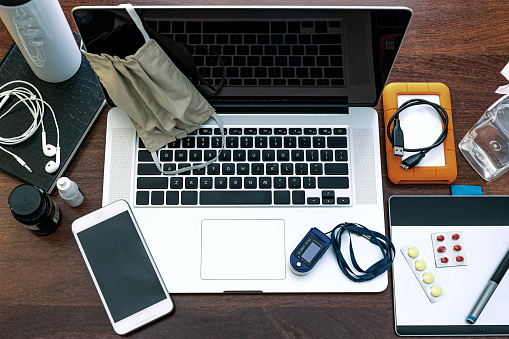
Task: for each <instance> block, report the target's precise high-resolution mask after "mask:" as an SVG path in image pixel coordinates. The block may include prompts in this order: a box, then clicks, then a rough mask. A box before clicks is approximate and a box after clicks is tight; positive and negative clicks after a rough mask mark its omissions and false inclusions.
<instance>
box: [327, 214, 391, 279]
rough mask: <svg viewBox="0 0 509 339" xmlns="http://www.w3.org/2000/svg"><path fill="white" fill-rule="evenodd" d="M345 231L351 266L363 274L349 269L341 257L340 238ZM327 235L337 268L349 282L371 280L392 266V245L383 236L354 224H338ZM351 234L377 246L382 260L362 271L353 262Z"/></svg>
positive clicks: (355, 262) (355, 261) (354, 261)
mask: <svg viewBox="0 0 509 339" xmlns="http://www.w3.org/2000/svg"><path fill="white" fill-rule="evenodd" d="M338 228H339V230H338ZM345 231H347V232H348V235H349V236H350V259H351V261H352V264H353V266H354V268H355V269H356V270H357V271H358V272H361V273H364V274H356V273H355V272H354V271H353V270H352V269H351V268H350V266H349V265H348V263H347V262H346V260H345V258H344V257H343V254H342V253H341V236H342V234H343V232H345ZM329 233H332V234H331V242H332V247H333V248H334V252H335V253H336V256H337V259H338V264H339V268H340V269H341V271H343V273H344V274H345V275H346V276H347V277H348V278H349V279H350V280H352V281H355V282H362V281H368V280H371V279H373V278H376V277H377V276H379V275H380V274H382V273H384V272H385V271H387V269H388V268H389V267H390V266H391V265H392V262H393V260H394V253H395V250H394V245H393V244H392V242H391V241H390V240H389V238H387V237H386V236H384V235H383V234H381V233H378V232H375V231H371V230H369V229H367V228H366V227H364V226H362V225H360V224H355V223H343V224H339V225H337V226H336V227H334V229H333V230H332V231H330V232H329ZM352 233H354V234H357V235H359V236H362V237H364V238H366V239H368V240H369V241H370V242H371V243H373V244H374V245H377V246H378V247H379V248H380V251H382V255H383V258H382V259H380V260H379V261H377V262H376V263H374V264H373V265H371V266H370V267H369V268H368V269H367V270H363V269H362V268H361V267H360V266H359V264H358V263H357V260H355V254H354V251H353V246H352ZM391 250H392V255H391Z"/></svg>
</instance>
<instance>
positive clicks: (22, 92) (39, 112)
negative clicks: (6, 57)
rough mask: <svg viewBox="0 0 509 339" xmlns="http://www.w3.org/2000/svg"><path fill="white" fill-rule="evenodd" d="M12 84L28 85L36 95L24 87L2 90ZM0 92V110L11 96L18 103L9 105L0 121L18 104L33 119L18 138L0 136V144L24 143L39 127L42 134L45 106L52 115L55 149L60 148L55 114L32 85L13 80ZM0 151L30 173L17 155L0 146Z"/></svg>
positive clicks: (0, 88)
mask: <svg viewBox="0 0 509 339" xmlns="http://www.w3.org/2000/svg"><path fill="white" fill-rule="evenodd" d="M14 83H22V84H26V85H29V86H31V87H32V88H33V89H34V90H35V92H36V93H34V92H32V91H31V90H29V89H28V88H26V87H16V88H14V89H9V90H4V89H5V88H6V87H7V86H9V85H12V84H14ZM2 90H3V91H2ZM0 91H2V92H0V110H1V109H2V106H3V105H4V104H5V103H6V101H7V100H8V98H9V97H10V96H11V95H12V96H15V97H16V98H17V99H18V101H17V102H15V103H14V104H13V105H11V107H9V109H8V110H7V111H6V112H5V113H3V114H2V115H0V120H1V119H2V118H4V117H5V116H6V115H8V114H9V113H11V112H12V111H13V109H14V108H15V107H16V106H18V105H19V104H24V105H25V106H26V108H27V109H28V110H29V112H30V114H31V115H32V117H33V119H34V120H33V122H32V124H31V125H30V126H29V127H28V128H27V129H26V130H25V132H23V133H22V134H20V135H18V136H14V137H1V136H0V144H2V145H7V146H9V145H17V144H20V143H22V142H24V141H25V140H27V139H28V138H30V137H31V136H32V135H33V134H34V133H35V132H36V131H37V130H38V129H39V127H41V128H42V131H43V133H45V128H44V121H43V120H44V108H45V106H47V107H48V108H49V109H50V111H51V114H52V115H53V120H54V122H55V127H56V133H57V149H59V148H60V130H59V128H58V123H57V119H56V116H55V112H54V111H53V108H51V106H50V105H49V104H48V103H47V102H46V101H44V100H43V99H42V95H41V93H40V92H39V90H38V89H37V88H36V87H35V86H34V85H32V84H31V83H29V82H26V81H23V80H14V81H11V82H8V83H6V84H4V85H3V86H1V87H0ZM0 150H2V151H4V152H6V153H7V154H10V155H11V156H12V157H14V158H15V159H16V161H17V162H18V163H20V164H21V165H22V166H23V167H25V168H26V169H27V170H28V171H30V172H32V170H31V169H30V168H29V167H28V166H27V165H26V163H25V162H24V161H23V160H22V159H21V158H20V157H19V156H18V155H16V154H15V153H13V152H11V151H8V150H7V149H5V148H4V147H2V146H0Z"/></svg>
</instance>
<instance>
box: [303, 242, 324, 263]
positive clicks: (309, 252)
mask: <svg viewBox="0 0 509 339" xmlns="http://www.w3.org/2000/svg"><path fill="white" fill-rule="evenodd" d="M320 249H321V247H320V246H318V245H317V244H315V243H314V242H312V243H311V244H309V247H308V248H306V249H305V250H304V253H302V254H301V257H302V259H303V260H305V261H307V262H311V261H312V260H313V259H314V257H315V256H316V254H317V253H318V252H319V251H320Z"/></svg>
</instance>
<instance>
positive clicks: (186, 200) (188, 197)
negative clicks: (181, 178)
mask: <svg viewBox="0 0 509 339" xmlns="http://www.w3.org/2000/svg"><path fill="white" fill-rule="evenodd" d="M206 192H208V191H206ZM181 203H182V205H196V204H197V203H198V192H196V191H182V193H181Z"/></svg>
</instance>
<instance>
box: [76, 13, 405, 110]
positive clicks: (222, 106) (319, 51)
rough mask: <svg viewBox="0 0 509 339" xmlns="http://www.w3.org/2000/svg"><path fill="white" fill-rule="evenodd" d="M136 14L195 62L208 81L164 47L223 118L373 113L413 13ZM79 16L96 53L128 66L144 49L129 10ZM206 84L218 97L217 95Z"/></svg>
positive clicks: (156, 35) (87, 42)
mask: <svg viewBox="0 0 509 339" xmlns="http://www.w3.org/2000/svg"><path fill="white" fill-rule="evenodd" d="M136 11H137V12H138V14H139V15H140V17H141V18H142V21H143V24H144V26H145V27H146V30H147V31H148V33H149V36H150V37H151V38H153V39H155V40H156V41H157V42H158V43H159V44H160V45H162V46H165V45H167V44H171V45H173V42H176V43H177V44H178V46H180V48H185V49H186V50H187V51H188V52H189V54H190V55H192V60H193V61H194V64H195V66H196V70H197V71H198V72H199V74H201V76H202V79H198V78H197V77H196V76H193V75H192V72H189V71H187V70H186V69H185V68H184V67H183V66H182V63H181V61H180V60H178V58H175V56H174V55H171V51H167V50H166V49H165V51H167V53H168V54H169V56H170V58H172V60H173V61H174V62H175V64H176V65H177V67H179V69H181V71H183V72H184V73H185V74H186V75H187V76H188V77H189V78H190V80H191V81H192V82H193V84H195V86H196V87H197V88H198V89H199V90H200V91H201V92H202V94H204V95H205V97H206V98H207V100H209V102H210V103H211V104H212V105H214V106H215V107H216V109H218V111H220V112H221V111H227V110H228V108H235V109H237V108H239V107H249V109H251V110H252V109H256V108H257V107H258V108H263V109H266V107H267V106H272V107H279V108H280V111H281V110H284V109H285V107H286V108H293V109H292V110H295V108H305V107H314V108H315V109H316V107H317V106H321V107H324V111H327V108H330V109H331V110H337V107H340V106H343V107H344V106H347V105H348V106H375V105H376V104H377V102H378V99H379V97H380V94H381V92H382V89H383V87H384V86H385V83H386V81H387V77H388V76H389V72H390V70H391V68H392V66H393V64H394V61H395V59H396V55H397V52H398V50H399V47H400V45H401V42H402V40H403V36H404V34H405V32H406V30H407V27H408V24H409V21H410V18H411V15H412V12H411V10H409V9H405V8H368V7H366V8H360V9H359V8H341V7H328V8H324V7H306V8H303V7H290V8H278V7H268V8H267V7H265V8H262V7H256V8H252V7H233V8H230V7H229V8H223V7H204V8H203V7H202V8H196V7H192V8H186V7H136ZM73 17H74V20H75V22H76V25H77V27H78V30H79V32H80V34H81V35H82V37H83V41H84V44H85V47H86V49H87V51H89V52H92V53H97V54H100V53H106V54H110V55H116V56H119V57H121V58H124V57H126V56H128V55H132V54H134V53H135V52H136V51H137V49H138V48H140V47H141V46H142V45H143V43H144V40H143V37H142V35H141V33H139V31H138V30H137V28H136V26H134V25H133V24H132V22H131V21H130V17H129V16H128V14H127V12H126V11H125V9H122V8H116V7H78V8H76V9H75V10H74V11H73ZM114 30H115V33H112V32H113V31H114ZM105 36H107V37H108V38H107V40H105V39H104V37H105ZM111 37H114V38H111ZM105 41H106V42H105ZM163 49H164V48H163ZM204 81H206V82H208V84H210V85H211V86H212V87H216V88H217V87H218V86H219V87H220V90H219V91H218V92H217V93H213V92H212V90H210V89H209V87H208V86H205V84H204ZM109 103H110V105H112V106H114V103H113V102H111V100H110V101H109Z"/></svg>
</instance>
